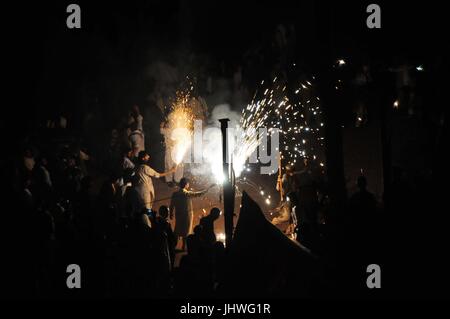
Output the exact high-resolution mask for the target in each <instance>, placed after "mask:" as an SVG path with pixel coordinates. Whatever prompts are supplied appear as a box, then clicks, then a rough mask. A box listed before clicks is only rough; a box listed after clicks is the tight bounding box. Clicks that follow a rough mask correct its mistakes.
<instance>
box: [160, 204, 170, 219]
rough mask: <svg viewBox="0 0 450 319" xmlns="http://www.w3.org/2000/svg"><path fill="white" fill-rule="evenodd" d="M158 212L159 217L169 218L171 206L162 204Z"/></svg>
mask: <svg viewBox="0 0 450 319" xmlns="http://www.w3.org/2000/svg"><path fill="white" fill-rule="evenodd" d="M158 214H159V217H161V218H163V219H167V217H169V208H168V207H167V206H165V205H162V206H161V207H159V210H158Z"/></svg>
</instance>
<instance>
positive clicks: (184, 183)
mask: <svg viewBox="0 0 450 319" xmlns="http://www.w3.org/2000/svg"><path fill="white" fill-rule="evenodd" d="M179 185H180V188H181V189H184V188H188V187H189V180H188V179H187V178H186V177H183V178H182V179H180V183H179Z"/></svg>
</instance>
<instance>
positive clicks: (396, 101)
mask: <svg viewBox="0 0 450 319" xmlns="http://www.w3.org/2000/svg"><path fill="white" fill-rule="evenodd" d="M399 105H400V104H399V102H398V100H395V101H394V109H398V107H399Z"/></svg>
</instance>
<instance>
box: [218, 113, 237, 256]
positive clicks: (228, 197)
mask: <svg viewBox="0 0 450 319" xmlns="http://www.w3.org/2000/svg"><path fill="white" fill-rule="evenodd" d="M229 121H230V120H229V119H220V120H219V122H220V129H221V131H222V164H223V177H224V178H223V186H222V187H223V210H224V221H225V236H226V238H225V239H226V240H225V244H226V247H227V248H229V247H230V244H231V240H232V238H233V215H234V198H233V190H232V185H231V176H230V164H229V163H228V152H227V149H228V148H227V128H228V122H229Z"/></svg>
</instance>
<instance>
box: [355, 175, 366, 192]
mask: <svg viewBox="0 0 450 319" xmlns="http://www.w3.org/2000/svg"><path fill="white" fill-rule="evenodd" d="M356 183H357V185H358V188H359V189H360V190H365V189H366V187H367V179H366V177H365V176H359V177H358V180H357V182H356Z"/></svg>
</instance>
